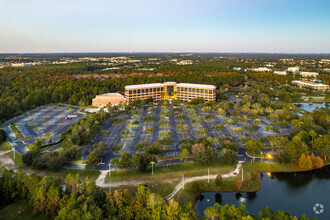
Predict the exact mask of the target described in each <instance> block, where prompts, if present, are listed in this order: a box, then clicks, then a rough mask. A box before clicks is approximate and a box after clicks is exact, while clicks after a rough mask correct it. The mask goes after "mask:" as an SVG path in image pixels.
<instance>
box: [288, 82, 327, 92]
mask: <svg viewBox="0 0 330 220" xmlns="http://www.w3.org/2000/svg"><path fill="white" fill-rule="evenodd" d="M292 84H295V85H298V86H299V87H300V88H301V87H308V88H312V89H317V90H328V89H329V86H328V85H326V84H322V83H314V82H309V81H300V80H295V81H292Z"/></svg>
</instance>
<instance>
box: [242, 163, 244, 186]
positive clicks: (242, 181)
mask: <svg viewBox="0 0 330 220" xmlns="http://www.w3.org/2000/svg"><path fill="white" fill-rule="evenodd" d="M243 176H244V174H243V167H242V183H243Z"/></svg>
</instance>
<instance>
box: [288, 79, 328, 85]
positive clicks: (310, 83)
mask: <svg viewBox="0 0 330 220" xmlns="http://www.w3.org/2000/svg"><path fill="white" fill-rule="evenodd" d="M292 82H293V83H299V84H303V85H308V86H327V85H326V84H322V83H314V82H309V81H299V80H295V81H292Z"/></svg>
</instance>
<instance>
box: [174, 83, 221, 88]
mask: <svg viewBox="0 0 330 220" xmlns="http://www.w3.org/2000/svg"><path fill="white" fill-rule="evenodd" d="M176 86H182V87H194V88H201V89H215V88H216V87H215V86H213V85H204V84H191V83H178V84H177V85H176Z"/></svg>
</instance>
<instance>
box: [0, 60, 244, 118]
mask: <svg viewBox="0 0 330 220" xmlns="http://www.w3.org/2000/svg"><path fill="white" fill-rule="evenodd" d="M92 70H94V68H90V66H89V65H88V64H84V63H81V64H68V65H42V66H32V67H24V68H10V67H7V68H3V69H0V94H1V96H0V121H4V120H7V119H10V118H12V117H13V116H15V115H18V114H20V113H22V112H24V111H27V110H30V109H32V108H34V107H36V106H40V105H44V104H48V103H58V102H61V103H68V104H73V105H81V106H87V105H90V104H91V100H92V99H93V98H94V97H95V96H96V95H97V94H102V93H106V92H118V91H121V92H123V91H124V87H125V85H130V84H139V83H141V84H143V83H155V82H165V81H176V82H186V83H202V84H203V83H204V84H214V85H216V86H217V87H220V86H221V85H225V84H228V85H238V84H239V83H240V82H242V80H243V79H244V77H242V75H241V74H238V73H221V74H220V73H219V74H215V75H210V76H208V77H205V74H204V73H203V72H198V71H194V72H189V73H183V72H177V73H174V74H166V73H164V74H161V76H157V74H155V75H152V76H148V75H146V74H145V75H143V76H135V77H131V76H126V77H125V75H124V76H123V77H121V78H104V79H102V80H100V79H94V78H92V79H89V78H83V77H81V78H79V75H81V74H90V73H91V72H92ZM93 73H94V72H93ZM98 73H101V72H97V71H96V73H95V74H98ZM102 74H104V72H102ZM77 76H78V77H77Z"/></svg>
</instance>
